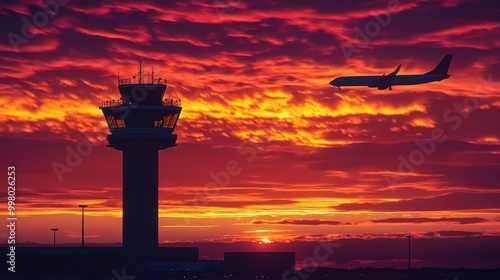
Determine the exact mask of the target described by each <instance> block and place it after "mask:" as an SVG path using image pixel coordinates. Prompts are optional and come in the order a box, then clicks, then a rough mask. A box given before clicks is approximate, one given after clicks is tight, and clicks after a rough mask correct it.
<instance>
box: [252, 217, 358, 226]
mask: <svg viewBox="0 0 500 280" xmlns="http://www.w3.org/2000/svg"><path fill="white" fill-rule="evenodd" d="M251 224H253V225H309V226H317V225H330V226H337V225H351V224H352V223H343V222H338V221H326V220H307V219H280V220H275V221H267V220H254V221H252V222H251Z"/></svg>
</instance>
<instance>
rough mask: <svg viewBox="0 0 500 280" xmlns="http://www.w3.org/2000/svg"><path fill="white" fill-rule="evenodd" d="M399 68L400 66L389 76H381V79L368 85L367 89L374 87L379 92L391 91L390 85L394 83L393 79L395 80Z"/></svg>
mask: <svg viewBox="0 0 500 280" xmlns="http://www.w3.org/2000/svg"><path fill="white" fill-rule="evenodd" d="M399 68H401V64H399V66H398V67H397V68H396V70H394V71H392V72H391V73H390V74H389V75H387V76H385V74H384V75H383V76H382V78H380V79H378V80H377V81H375V82H374V83H373V84H371V85H369V87H376V88H378V89H380V90H382V89H387V88H389V90H392V85H393V83H394V79H395V78H396V74H398V72H399Z"/></svg>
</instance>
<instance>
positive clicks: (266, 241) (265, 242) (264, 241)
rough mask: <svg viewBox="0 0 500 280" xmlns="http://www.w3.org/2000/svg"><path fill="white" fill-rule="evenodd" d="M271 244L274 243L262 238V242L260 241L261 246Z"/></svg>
mask: <svg viewBox="0 0 500 280" xmlns="http://www.w3.org/2000/svg"><path fill="white" fill-rule="evenodd" d="M269 243H272V241H271V240H269V239H267V238H262V239H261V240H260V241H259V244H269Z"/></svg>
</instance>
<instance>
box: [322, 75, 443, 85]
mask: <svg viewBox="0 0 500 280" xmlns="http://www.w3.org/2000/svg"><path fill="white" fill-rule="evenodd" d="M382 77H383V76H345V77H339V78H336V79H334V80H333V81H331V82H330V85H332V86H336V87H340V86H368V87H378V84H377V82H378V81H379V80H380V79H381V78H382ZM449 77H450V75H447V74H446V75H432V74H425V75H398V76H396V77H394V80H393V82H392V85H419V84H425V83H430V82H437V81H441V80H444V79H447V78H449Z"/></svg>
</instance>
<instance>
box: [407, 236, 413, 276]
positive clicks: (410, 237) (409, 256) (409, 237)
mask: <svg viewBox="0 0 500 280" xmlns="http://www.w3.org/2000/svg"><path fill="white" fill-rule="evenodd" d="M406 238H408V271H409V270H410V268H411V267H410V259H411V255H410V239H412V238H413V236H412V235H407V236H406Z"/></svg>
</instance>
